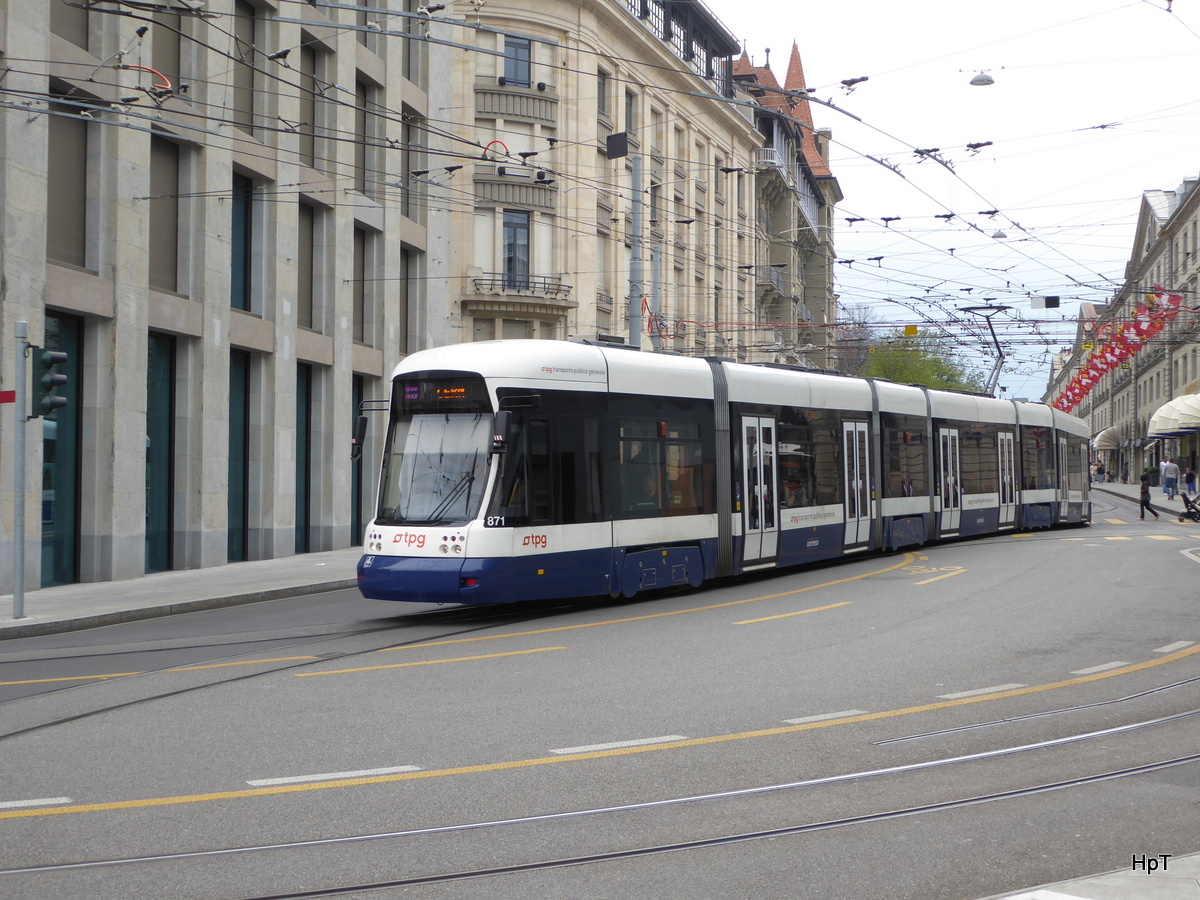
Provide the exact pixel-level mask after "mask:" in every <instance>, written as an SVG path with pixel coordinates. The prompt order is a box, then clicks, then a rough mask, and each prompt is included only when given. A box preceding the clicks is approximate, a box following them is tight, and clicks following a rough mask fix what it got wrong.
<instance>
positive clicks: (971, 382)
mask: <svg viewBox="0 0 1200 900" xmlns="http://www.w3.org/2000/svg"><path fill="white" fill-rule="evenodd" d="M855 374H857V375H858V376H859V377H861V378H886V379H887V380H888V381H896V382H899V383H901V384H921V385H924V386H925V387H930V388H940V389H943V390H954V391H973V392H977V393H978V392H982V391H983V389H984V383H983V376H982V375H981V374H980V373H979V372H976V371H973V370H971V369H968V368H966V367H965V366H963V365H962V364H961V363H959V362H958V360H957V359H955V357H954V353H953V351H952V350H950V349H949V348H948V347H947V344H946V338H945V337H944V336H942V335H938V334H933V333H931V332H929V331H918V332H917V333H916V334H915V335H905V334H904V333H903V330H902V329H896V330H894V331H892V332H890V333H889V334H888V335H887V336H886V337H885V338H884V339H883V340H876V341H875V342H874V343H872V345H871V347H870V351H869V352H868V354H867V361H866V363H865V365H863V366H862V368H860V369H859V370H858V372H856V373H855Z"/></svg>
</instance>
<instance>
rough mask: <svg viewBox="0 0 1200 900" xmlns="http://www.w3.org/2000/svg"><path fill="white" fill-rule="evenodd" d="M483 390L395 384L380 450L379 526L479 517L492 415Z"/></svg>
mask: <svg viewBox="0 0 1200 900" xmlns="http://www.w3.org/2000/svg"><path fill="white" fill-rule="evenodd" d="M481 391H482V384H479V385H478V386H476V385H473V384H464V382H463V381H462V380H461V379H460V380H459V381H458V382H437V383H434V382H429V381H423V382H397V383H396V390H395V395H394V397H393V416H392V425H391V428H390V429H389V432H388V439H387V446H386V447H385V448H384V468H383V483H382V490H381V491H380V494H379V511H378V516H377V520H378V521H379V522H380V523H382V524H402V523H405V524H410V525H434V524H448V523H453V522H465V521H468V520H470V519H474V518H475V517H476V515H477V514H478V512H479V507H480V503H481V501H482V499H483V492H484V487H485V485H486V482H487V464H488V451H489V448H490V447H491V439H492V414H491V412H490V411H489V410H487V409H483V408H481V406H480V404H479V403H478V400H479V393H480V392H481Z"/></svg>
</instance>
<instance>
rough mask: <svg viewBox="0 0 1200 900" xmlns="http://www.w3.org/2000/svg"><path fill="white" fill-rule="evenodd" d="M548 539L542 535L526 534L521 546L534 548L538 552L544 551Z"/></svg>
mask: <svg viewBox="0 0 1200 900" xmlns="http://www.w3.org/2000/svg"><path fill="white" fill-rule="evenodd" d="M548 543H549V539H548V538H547V537H546V535H544V534H527V535H525V540H523V541H521V544H522V546H525V547H535V548H536V549H538V550H545V549H546V546H547V544H548Z"/></svg>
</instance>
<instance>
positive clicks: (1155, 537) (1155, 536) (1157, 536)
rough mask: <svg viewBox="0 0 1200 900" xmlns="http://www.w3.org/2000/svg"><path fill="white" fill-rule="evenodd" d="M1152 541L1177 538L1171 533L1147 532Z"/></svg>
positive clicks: (1174, 539)
mask: <svg viewBox="0 0 1200 900" xmlns="http://www.w3.org/2000/svg"><path fill="white" fill-rule="evenodd" d="M1146 537H1148V538H1149V539H1150V540H1152V541H1177V540H1179V538H1177V537H1175V536H1174V535H1171V534H1148V535H1146Z"/></svg>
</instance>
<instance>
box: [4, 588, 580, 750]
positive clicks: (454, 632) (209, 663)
mask: <svg viewBox="0 0 1200 900" xmlns="http://www.w3.org/2000/svg"><path fill="white" fill-rule="evenodd" d="M539 605H540V606H545V604H539ZM559 609H560V606H559V605H558V604H555V605H554V606H553V607H552V608H551V609H548V610H545V611H544V612H541V613H539V614H530V613H528V612H525V611H514V610H512V609H509V610H506V611H503V612H501V611H498V610H489V609H480V608H477V607H462V608H458V609H454V610H447V611H440V610H439V611H437V612H436V613H435V614H434V615H436V616H438V617H439V618H445V617H446V614H447V613H450V614H453V613H458V614H459V615H458V616H457V618H466V619H473V618H480V617H482V618H485V619H488V620H494V621H487V622H485V623H484V624H480V625H477V626H473V627H466V628H457V629H451V630H446V631H442V632H439V633H437V634H430V635H424V636H422V637H418V638H413V639H412V640H409V641H399V642H394V641H393V642H388V643H385V644H383V645H381V646H371V647H366V648H363V649H361V650H349V651H345V652H337V653H325V654H317V655H314V656H313V657H312V658H307V659H303V660H296V661H293V662H291V663H290V664H289V665H280V666H272V667H271V668H266V669H263V670H260V671H256V672H249V673H246V674H241V675H235V676H232V677H227V678H221V679H218V680H215V681H208V682H205V683H203V684H194V685H188V686H186V687H181V688H177V689H174V690H170V691H160V692H158V693H153V694H148V695H146V696H143V697H137V698H135V699H131V700H126V701H122V702H120V703H111V704H108V705H105V706H100V707H97V708H95V709H89V710H85V711H82V712H77V713H72V714H70V715H64V716H59V717H57V718H53V719H50V720H48V721H45V722H40V723H38V724H36V725H30V726H27V727H23V728H18V729H14V730H12V731H7V732H3V733H0V741H5V740H9V739H11V738H16V737H21V736H23V735H28V734H32V733H34V732H38V731H43V730H46V729H49V728H55V727H58V726H61V725H66V724H69V723H72V722H78V721H81V720H84V719H89V718H93V717H95V716H101V715H104V714H106V713H111V712H118V711H121V710H125V709H129V708H132V707H136V706H141V705H144V704H148V703H153V702H156V701H160V700H167V699H173V698H177V697H181V696H184V695H187V694H192V693H195V692H198V691H202V690H206V689H209V688H216V687H225V686H229V685H233V684H238V683H240V682H246V681H251V680H254V679H257V678H262V677H264V676H270V675H276V674H279V673H287V672H293V673H294V672H295V671H296V670H300V669H304V668H308V667H311V666H316V665H321V664H324V663H328V662H329V661H330V660H331V659H346V660H350V659H355V658H357V657H363V656H368V655H370V654H373V653H379V652H381V651H387V650H398V649H405V648H411V647H420V646H422V645H424V644H430V643H438V642H440V641H446V640H454V639H461V638H463V637H465V636H468V635H477V634H479V633H480V632H484V631H487V630H489V629H493V628H501V627H505V626H508V625H513V624H522V623H525V622H534V621H538V620H539V619H543V618H547V617H549V616H551V615H554V614H555V613H556V612H558V611H559ZM397 627H398V626H397V625H396V623H395V622H389V624H387V625H382V626H378V627H373V628H363V629H358V630H353V631H338V632H336V633H329V634H322V635H317V636H312V637H310V638H307V639H304V640H299V641H295V642H293V643H290V644H284V645H281V646H274V647H272V648H271V652H272V653H287V652H289V651H295V650H297V649H300V648H308V647H312V646H314V645H319V644H322V643H325V642H328V641H335V640H342V639H346V638H355V637H361V636H364V635H372V634H379V633H382V632H394V631H396V630H397ZM235 643H238V642H235ZM217 646H220V645H217ZM131 652H132V651H131ZM146 652H155V651H146ZM157 652H161V651H157ZM250 653H251V651H246V652H245V653H237V654H231V655H228V656H223V657H222V656H218V657H212V658H210V659H208V660H206V661H205V662H204V663H202V664H194V665H182V666H181V665H170V666H159V667H157V668H151V669H147V670H145V671H140V672H134V673H129V674H119V675H104V674H98V675H93V676H86V675H84V676H79V677H80V680H84V679H87V678H89V677H90V678H92V679H94V680H90V681H86V682H85V683H83V684H72V685H69V686H65V687H61V688H56V689H54V690H50V691H42V692H40V693H38V694H33V695H30V696H26V697H15V698H12V699H9V700H5V701H0V710H4V709H11V708H13V707H16V706H19V705H24V704H30V703H33V702H35V701H38V700H42V701H45V700H54V699H61V698H63V697H64V696H66V695H69V694H70V695H73V694H75V693H85V692H88V691H89V689H94V688H97V687H99V686H101V685H109V684H113V683H116V682H120V683H129V682H131V681H138V680H146V679H150V678H153V677H157V676H162V675H167V674H171V673H177V672H185V671H189V670H198V669H204V668H219V667H222V666H228V665H236V664H238V662H237V661H238V660H240V659H241V658H242V657H244V656H247V655H250ZM79 658H84V656H81V657H79ZM253 662H254V661H253V660H250V661H247V664H252V663H253ZM264 664H269V663H267V662H266V661H264Z"/></svg>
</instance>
